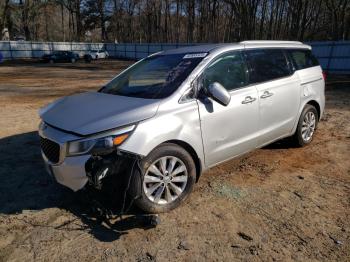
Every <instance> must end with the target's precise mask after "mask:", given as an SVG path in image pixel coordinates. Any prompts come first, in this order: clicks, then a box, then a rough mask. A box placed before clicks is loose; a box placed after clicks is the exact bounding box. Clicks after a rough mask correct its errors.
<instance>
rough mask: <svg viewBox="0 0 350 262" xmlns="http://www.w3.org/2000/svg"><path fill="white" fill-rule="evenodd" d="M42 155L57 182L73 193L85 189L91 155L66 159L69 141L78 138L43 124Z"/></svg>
mask: <svg viewBox="0 0 350 262" xmlns="http://www.w3.org/2000/svg"><path fill="white" fill-rule="evenodd" d="M39 136H40V146H41V153H42V157H43V159H44V163H45V167H46V170H47V171H48V173H49V174H50V175H52V176H53V177H54V178H55V179H56V181H57V182H58V183H60V184H62V185H64V186H66V187H68V188H70V189H72V190H73V191H78V190H79V189H81V188H83V187H84V186H85V184H86V183H87V181H88V178H87V176H86V172H85V163H86V162H87V161H88V159H89V158H90V157H91V155H80V156H73V157H66V156H65V155H66V145H67V142H68V141H72V140H76V139H79V137H78V136H76V135H73V134H69V133H66V132H63V131H61V130H58V129H56V128H53V127H51V126H49V125H46V124H44V123H42V124H41V125H40V128H39Z"/></svg>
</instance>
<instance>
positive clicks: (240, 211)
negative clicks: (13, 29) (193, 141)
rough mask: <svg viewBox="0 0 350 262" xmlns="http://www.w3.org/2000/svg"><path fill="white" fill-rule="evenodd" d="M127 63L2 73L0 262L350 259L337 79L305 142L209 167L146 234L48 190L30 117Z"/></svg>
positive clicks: (348, 190) (349, 168) (140, 222)
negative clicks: (316, 126) (311, 135)
mask: <svg viewBox="0 0 350 262" xmlns="http://www.w3.org/2000/svg"><path fill="white" fill-rule="evenodd" d="M128 64H130V62H125V61H99V62H95V63H91V64H84V63H77V64H74V65H71V64H54V65H47V64H38V63H33V62H30V63H29V62H27V63H21V64H18V63H17V64H5V65H2V66H0V105H1V107H0V108H1V113H0V124H1V128H0V159H1V160H0V181H1V183H0V261H71V260H74V261H168V260H170V259H171V260H177V261H203V260H208V261H223V260H225V261H350V219H349V216H350V157H349V155H350V154H349V152H350V124H349V123H350V81H349V79H346V78H340V79H336V80H332V81H329V82H330V84H329V85H328V87H327V91H326V97H327V102H326V113H325V115H324V118H323V121H322V122H320V124H319V129H318V130H317V132H316V135H315V138H314V141H313V142H312V144H311V145H309V146H307V147H304V148H293V147H291V146H290V145H289V144H288V143H287V142H285V141H282V142H280V143H275V144H273V145H270V146H268V147H266V148H263V149H260V150H256V151H254V152H252V153H250V154H248V155H245V156H243V157H241V158H237V159H234V160H232V161H228V162H226V163H224V164H221V165H219V166H217V167H215V168H212V169H210V170H209V171H207V172H206V173H204V174H203V175H202V177H201V179H200V181H199V183H197V185H196V187H195V190H194V192H193V194H192V196H191V197H190V198H189V199H188V201H187V202H186V203H184V204H183V205H182V206H181V207H179V208H177V209H176V210H174V211H172V212H170V213H167V214H161V215H160V220H161V223H160V225H158V226H157V227H155V228H153V227H150V226H148V224H147V223H146V222H145V221H146V219H145V217H144V216H142V214H141V213H140V211H138V210H136V209H135V210H131V212H130V214H128V215H127V216H126V217H125V219H124V220H122V221H121V220H119V219H110V220H101V219H99V218H98V217H96V216H95V215H94V214H93V213H92V212H91V211H90V210H89V208H88V206H87V205H86V204H84V203H82V202H81V201H80V200H79V197H78V196H79V195H77V194H74V193H72V192H71V191H70V190H68V189H65V188H63V187H61V186H59V185H57V184H56V183H55V182H54V181H52V180H51V179H50V177H49V176H48V175H47V174H46V173H45V170H44V166H43V164H42V160H41V156H40V149H39V143H38V136H37V133H36V129H37V125H38V123H39V119H38V115H37V111H38V109H39V108H40V107H41V106H43V105H45V104H47V103H48V102H50V101H52V100H54V99H56V98H58V97H60V96H64V95H69V94H72V93H77V92H83V91H86V90H96V89H98V88H99V87H101V86H102V85H103V83H105V82H106V81H107V80H108V79H111V77H112V76H114V75H115V74H116V73H118V72H119V71H120V70H122V69H123V68H125V67H126V66H127V65H128ZM116 201H118V200H116Z"/></svg>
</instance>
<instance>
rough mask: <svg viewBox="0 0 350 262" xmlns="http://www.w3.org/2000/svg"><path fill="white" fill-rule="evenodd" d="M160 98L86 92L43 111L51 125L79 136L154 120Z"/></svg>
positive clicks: (65, 99) (62, 100)
mask: <svg viewBox="0 0 350 262" xmlns="http://www.w3.org/2000/svg"><path fill="white" fill-rule="evenodd" d="M159 103H160V100H159V99H143V98H134V97H126V96H117V95H111V94H105V93H100V92H87V93H82V94H77V95H72V96H68V97H64V98H61V99H59V100H56V101H55V102H53V103H51V104H49V105H47V106H46V107H45V108H43V109H41V111H40V117H41V118H42V119H43V121H44V122H46V123H47V124H49V125H52V126H54V127H57V128H60V129H62V130H65V131H69V132H74V133H77V134H80V135H84V136H85V135H90V134H94V133H98V132H102V131H106V130H109V129H113V128H118V127H121V126H125V125H128V124H132V123H135V122H138V121H141V120H145V119H147V118H151V117H153V116H154V115H155V114H156V113H157V110H158V106H159Z"/></svg>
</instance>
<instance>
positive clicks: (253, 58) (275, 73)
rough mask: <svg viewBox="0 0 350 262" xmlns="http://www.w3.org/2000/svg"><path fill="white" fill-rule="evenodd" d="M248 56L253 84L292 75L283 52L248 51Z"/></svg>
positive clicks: (275, 50)
mask: <svg viewBox="0 0 350 262" xmlns="http://www.w3.org/2000/svg"><path fill="white" fill-rule="evenodd" d="M246 54H247V58H248V61H249V64H250V66H251V73H250V82H251V83H259V82H265V81H270V80H273V79H277V78H281V77H285V76H288V75H290V74H291V70H290V68H289V66H288V63H287V59H286V57H285V55H284V53H283V51H282V50H277V49H265V50H264V49H258V50H247V51H246Z"/></svg>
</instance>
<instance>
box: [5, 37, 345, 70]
mask: <svg viewBox="0 0 350 262" xmlns="http://www.w3.org/2000/svg"><path fill="white" fill-rule="evenodd" d="M308 44H310V45H311V46H312V48H313V53H314V55H315V56H316V57H317V58H318V60H319V61H320V63H321V66H322V68H323V70H325V71H327V72H330V73H337V74H350V41H337V42H334V41H325V42H309V43H308ZM190 45H194V44H156V43H151V44H147V43H146V44H134V43H124V44H114V43H107V44H103V43H75V42H72V43H69V42H15V41H0V52H1V53H2V55H3V57H4V59H5V60H11V59H23V58H40V57H41V56H42V55H44V54H47V53H51V52H53V51H58V50H69V51H74V52H76V53H78V54H79V55H80V56H83V55H84V54H85V53H87V52H88V51H89V50H95V49H105V50H107V51H108V53H109V55H110V57H112V58H122V59H134V60H138V59H141V58H144V57H146V56H148V55H150V54H152V53H155V52H159V51H162V50H168V49H174V48H179V47H183V46H190Z"/></svg>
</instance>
